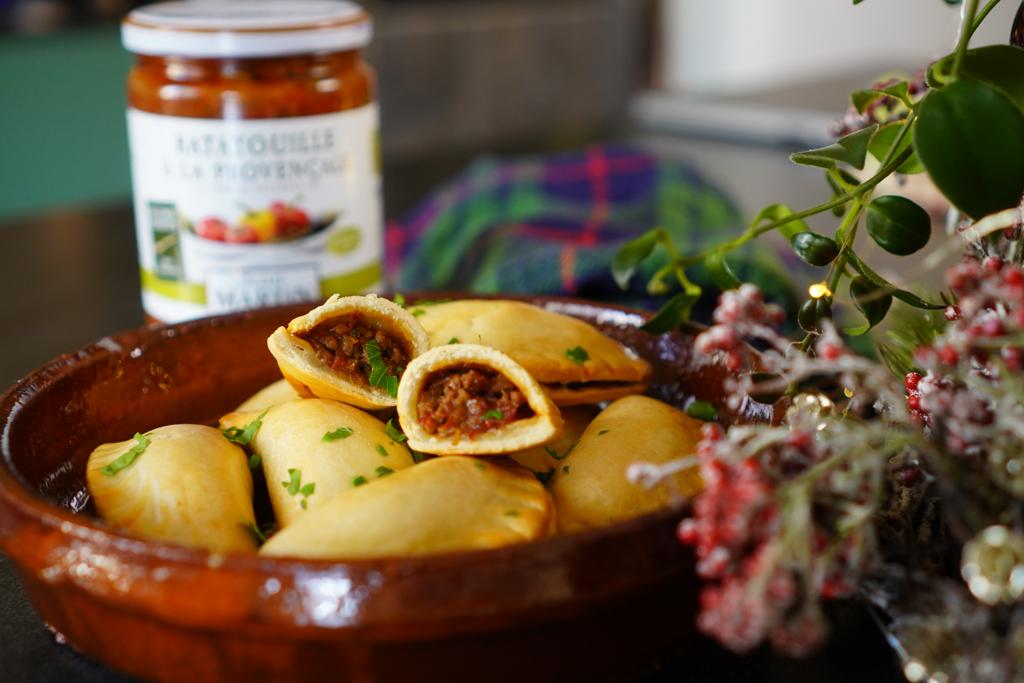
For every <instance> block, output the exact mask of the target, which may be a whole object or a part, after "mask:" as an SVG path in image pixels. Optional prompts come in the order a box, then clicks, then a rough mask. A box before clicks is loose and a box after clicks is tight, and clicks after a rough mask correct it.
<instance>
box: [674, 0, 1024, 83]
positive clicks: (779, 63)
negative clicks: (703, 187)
mask: <svg viewBox="0 0 1024 683" xmlns="http://www.w3.org/2000/svg"><path fill="white" fill-rule="evenodd" d="M662 4H663V17H664V21H663V33H662V36H661V38H662V40H661V45H662V55H661V57H662V73H663V79H664V84H665V87H667V88H669V89H674V90H689V91H697V92H704V93H709V94H712V93H714V94H726V93H738V92H745V91H756V90H764V89H768V88H772V87H774V86H780V85H786V84H789V83H794V82H797V81H801V80H808V79H822V78H824V77H827V76H828V75H829V74H840V73H857V72H864V71H865V70H871V69H877V68H880V67H883V68H884V67H890V66H891V67H893V68H904V69H909V68H913V67H915V66H916V65H922V66H923V65H924V64H926V63H927V62H928V61H930V60H931V59H933V58H935V57H937V56H940V55H942V54H945V53H946V52H948V51H949V50H951V49H952V45H953V43H954V41H955V37H956V29H957V25H958V21H959V16H960V7H959V6H949V5H947V4H946V3H945V2H943V1H942V0H865V1H864V2H863V3H861V4H860V5H856V6H854V5H853V3H852V2H851V0H662ZM981 4H984V3H981ZM1019 4H1020V3H1019V2H1017V0H1002V3H1001V4H1000V5H999V6H998V7H997V8H996V9H995V11H994V12H993V13H992V14H991V15H990V16H989V18H988V20H987V21H986V25H985V26H983V29H982V31H980V32H979V33H978V34H977V38H976V40H975V41H974V42H972V45H976V44H977V45H982V44H986V43H1004V42H1006V40H1007V37H1008V35H1009V32H1010V23H1011V21H1012V19H1013V16H1014V13H1015V12H1016V10H1017V7H1018V6H1019Z"/></svg>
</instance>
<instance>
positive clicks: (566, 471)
mask: <svg viewBox="0 0 1024 683" xmlns="http://www.w3.org/2000/svg"><path fill="white" fill-rule="evenodd" d="M562 474H569V466H568V465H562Z"/></svg>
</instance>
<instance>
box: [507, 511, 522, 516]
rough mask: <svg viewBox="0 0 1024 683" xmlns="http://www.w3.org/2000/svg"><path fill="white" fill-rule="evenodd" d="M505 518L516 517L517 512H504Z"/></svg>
mask: <svg viewBox="0 0 1024 683" xmlns="http://www.w3.org/2000/svg"><path fill="white" fill-rule="evenodd" d="M505 516H506V517H518V516H519V510H505Z"/></svg>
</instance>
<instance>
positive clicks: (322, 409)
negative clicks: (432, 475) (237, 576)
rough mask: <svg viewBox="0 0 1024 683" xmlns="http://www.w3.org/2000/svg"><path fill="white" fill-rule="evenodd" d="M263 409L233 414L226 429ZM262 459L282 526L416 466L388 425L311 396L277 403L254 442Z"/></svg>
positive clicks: (225, 420) (223, 420)
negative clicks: (341, 495)
mask: <svg viewBox="0 0 1024 683" xmlns="http://www.w3.org/2000/svg"><path fill="white" fill-rule="evenodd" d="M257 417H259V415H258V413H231V414H229V415H225V416H224V417H223V418H221V426H223V427H225V428H226V427H244V426H245V425H246V424H248V423H250V422H252V421H253V420H255V419H256V418H257ZM250 446H251V448H252V450H253V452H254V453H255V454H256V455H258V456H259V457H260V459H261V460H262V461H263V473H264V474H265V475H266V479H267V489H268V490H269V491H270V503H271V505H272V506H273V508H274V515H275V516H276V517H277V523H278V526H279V527H282V528H283V527H286V526H288V525H289V524H291V523H292V522H294V521H295V520H296V519H297V518H298V517H299V516H301V515H302V514H303V513H304V512H306V510H312V509H315V508H316V507H318V506H320V505H322V504H324V503H326V502H327V501H329V500H331V499H332V498H334V497H335V496H337V495H338V494H340V493H344V492H346V491H351V490H352V489H354V488H356V487H358V486H361V485H363V484H365V483H367V482H370V481H373V480H374V479H378V478H380V477H382V476H387V475H388V474H391V473H392V472H396V471H398V470H401V469H404V468H406V467H410V466H411V465H412V464H413V461H412V455H411V454H410V453H409V449H408V448H406V447H405V446H404V445H403V444H401V443H396V442H394V441H392V440H391V438H390V437H389V436H388V434H387V431H386V429H385V425H384V423H382V422H381V421H380V420H378V419H377V418H375V417H373V416H372V415H367V414H366V413H364V412H363V411H361V410H359V409H358V408H353V407H352V406H348V405H345V404H343V403H338V402H337V401H330V400H326V399H318V398H309V399H303V400H299V401H291V402H289V403H282V404H281V405H277V406H274V407H273V408H270V409H269V410H268V411H267V414H266V415H264V416H263V418H262V420H261V424H260V427H259V429H258V430H257V431H256V435H255V437H254V438H253V439H252V442H251V444H250Z"/></svg>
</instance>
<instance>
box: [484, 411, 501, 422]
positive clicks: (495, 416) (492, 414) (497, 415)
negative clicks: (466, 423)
mask: <svg viewBox="0 0 1024 683" xmlns="http://www.w3.org/2000/svg"><path fill="white" fill-rule="evenodd" d="M484 419H485V420H504V419H505V413H503V412H501V411H500V410H488V411H487V412H486V413H484Z"/></svg>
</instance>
